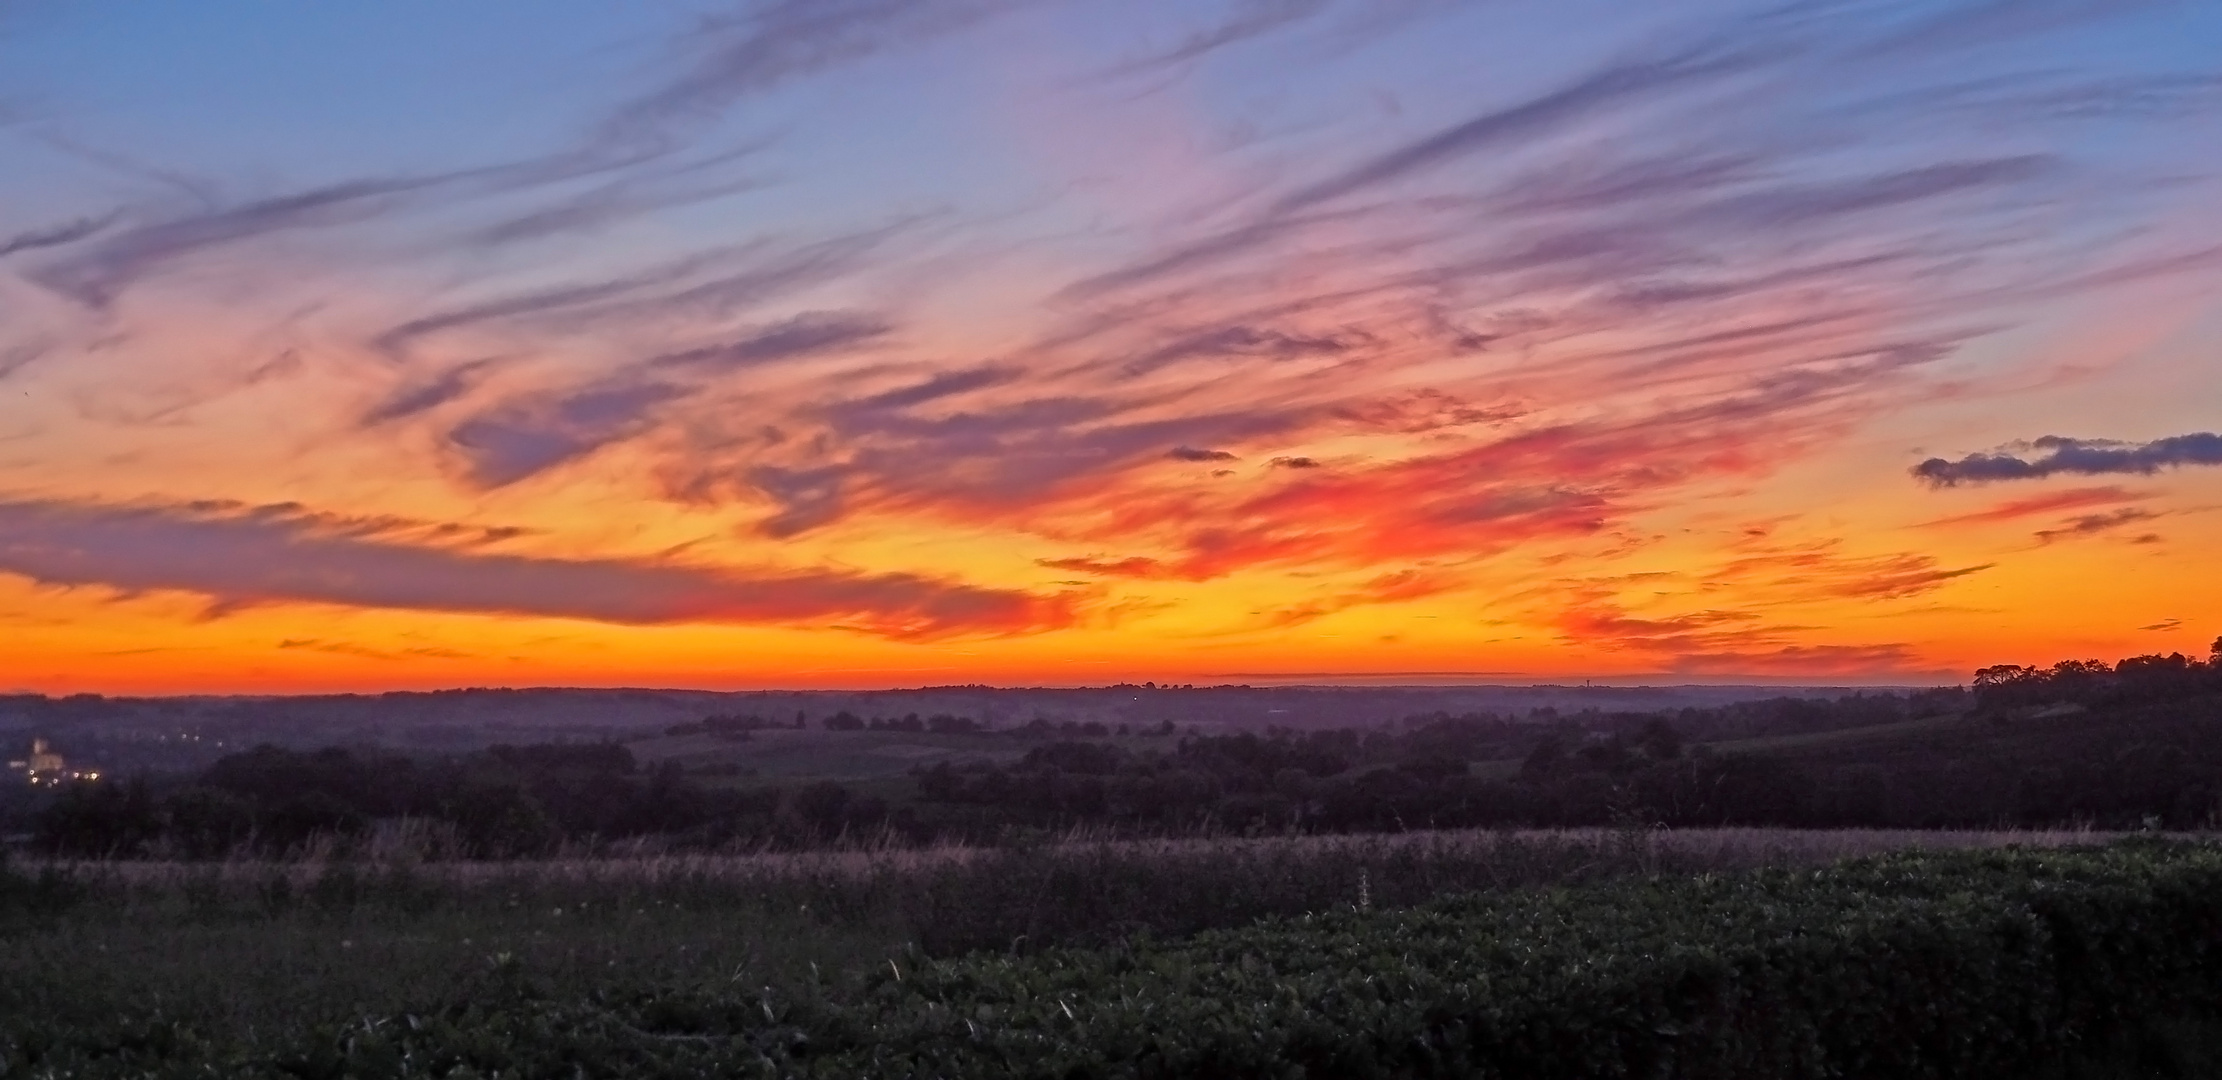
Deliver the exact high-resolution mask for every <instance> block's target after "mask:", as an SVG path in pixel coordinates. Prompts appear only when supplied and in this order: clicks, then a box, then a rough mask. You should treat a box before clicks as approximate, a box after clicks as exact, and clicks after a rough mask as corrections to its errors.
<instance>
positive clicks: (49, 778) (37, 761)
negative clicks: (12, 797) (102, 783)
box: [8, 739, 100, 787]
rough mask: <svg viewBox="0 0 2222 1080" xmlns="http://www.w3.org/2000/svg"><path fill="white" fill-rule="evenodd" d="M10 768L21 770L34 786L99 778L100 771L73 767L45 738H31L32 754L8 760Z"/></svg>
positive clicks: (16, 770) (55, 784)
mask: <svg viewBox="0 0 2222 1080" xmlns="http://www.w3.org/2000/svg"><path fill="white" fill-rule="evenodd" d="M8 768H9V769H11V770H13V771H15V772H20V773H22V774H23V775H24V779H26V780H29V781H30V782H31V784H32V785H33V786H39V785H45V786H49V787H52V786H57V785H60V784H63V783H65V782H68V781H71V780H98V779H100V773H99V772H98V771H97V770H93V769H72V768H70V767H69V762H67V761H65V760H63V758H62V755H60V754H57V753H55V752H54V748H53V747H52V746H50V745H48V744H47V741H46V740H45V739H33V740H31V756H30V757H29V758H28V759H26V760H23V761H11V762H8Z"/></svg>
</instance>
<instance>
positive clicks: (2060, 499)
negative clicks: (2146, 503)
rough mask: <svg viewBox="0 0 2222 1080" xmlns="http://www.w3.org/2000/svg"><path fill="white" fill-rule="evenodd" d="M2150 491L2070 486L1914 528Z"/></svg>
mask: <svg viewBox="0 0 2222 1080" xmlns="http://www.w3.org/2000/svg"><path fill="white" fill-rule="evenodd" d="M2150 497H2151V493H2150V492H2139V491H2130V490H2128V489H2126V488H2120V487H2089V488H2070V489H2068V490H2066V491H2055V492H2051V493H2048V494H2044V495H2034V496H2031V497H2029V498H2026V499H2009V500H2007V501H2005V502H2002V503H1999V504H1997V505H1995V506H1989V507H1986V508H1984V509H1981V510H1977V511H1975V512H1973V513H1968V514H1955V515H1953V516H1951V517H1942V518H1937V519H1935V520H1933V521H1924V522H1922V523H1921V524H1919V525H1918V526H1916V528H1923V529H1943V528H1951V527H1954V526H1961V525H1991V524H1996V523H1998V522H2002V521H2016V520H2019V519H2021V518H2025V517H2034V516H2036V515H2039V514H2056V513H2059V512H2060V511H2063V510H2082V509H2085V508H2087V507H2093V506H2112V505H2114V504H2116V503H2125V502H2137V501H2138V500H2141V499H2146V498H2150Z"/></svg>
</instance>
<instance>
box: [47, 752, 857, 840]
mask: <svg viewBox="0 0 2222 1080" xmlns="http://www.w3.org/2000/svg"><path fill="white" fill-rule="evenodd" d="M779 808H780V807H779V796H778V793H777V792H766V791H745V790H733V789H724V788H710V787H704V786H702V785H699V784H696V783H694V782H692V781H690V780H688V779H687V778H686V777H685V776H684V774H682V773H681V772H680V770H679V769H678V768H677V767H676V766H665V767H661V768H656V769H649V770H642V769H641V768H639V766H638V765H637V763H636V762H635V761H634V760H633V755H632V753H631V751H629V750H627V749H626V748H625V747H623V746H620V745H616V744H609V743H603V744H557V745H538V746H495V747H492V748H490V749H488V750H485V751H482V752H480V753H475V754H470V755H466V756H463V757H460V758H455V759H449V760H438V761H423V760H418V759H413V758H409V757H404V756H400V755H392V754H380V753H374V752H358V751H353V750H346V749H336V748H335V749H327V750H318V751H311V752H299V751H293V750H284V749H279V748H277V747H271V746H262V747H257V748H255V749H254V750H252V751H249V752H247V753H243V754H235V755H232V756H229V757H226V758H224V759H222V760H220V761H218V762H217V763H216V764H215V765H213V766H211V767H210V768H208V769H207V770H205V771H203V772H202V773H200V774H199V775H197V776H195V777H192V778H191V779H190V780H188V781H185V782H182V783H179V782H170V783H158V782H156V781H153V780H150V779H148V778H146V777H138V778H134V779H131V780H129V781H127V782H124V783H104V784H88V785H80V786H78V787H75V788H72V789H70V790H69V791H67V792H65V793H64V795H63V796H62V797H61V798H60V799H59V800H57V801H56V802H55V803H54V804H53V805H51V806H50V807H48V808H47V809H46V810H45V811H44V812H43V813H42V814H41V815H40V816H39V818H38V819H37V833H36V838H37V842H38V843H39V844H40V845H41V846H42V847H45V848H46V849H48V850H51V851H56V852H61V853H70V854H98V855H126V856H128V855H145V854H163V855H169V856H175V857H183V858H207V857H217V856H223V855H227V854H230V853H233V852H237V851H253V852H258V853H266V854H277V853H283V852H286V851H290V850H297V849H299V848H300V847H302V846H303V845H306V844H309V843H311V842H315V841H323V842H337V843H340V844H342V845H345V844H353V843H362V842H365V841H367V840H368V839H370V838H371V837H372V835H373V834H374V833H375V831H376V830H377V829H378V828H380V827H382V826H383V827H388V828H390V827H393V826H394V825H395V824H396V823H400V822H414V823H416V824H418V825H436V826H440V827H442V829H441V831H440V832H438V834H437V835H436V836H435V837H434V838H435V839H441V838H445V839H446V840H449V841H451V842H452V844H453V846H454V847H455V848H456V851H455V852H454V853H456V854H471V855H479V856H512V855H531V854H540V853H544V852H546V851H549V850H552V849H553V848H555V847H556V846H557V845H559V844H561V843H563V842H564V841H566V840H583V839H590V838H624V837H638V836H669V837H672V838H673V839H674V840H675V841H677V842H680V843H683V844H692V845H699V846H714V845H717V844H722V843H727V842H730V841H733V840H736V839H740V838H742V837H743V836H744V835H759V834H768V833H769V832H770V831H771V828H770V826H771V825H772V819H773V818H774V817H775V816H776V814H777V812H778V811H779ZM829 824H838V823H829Z"/></svg>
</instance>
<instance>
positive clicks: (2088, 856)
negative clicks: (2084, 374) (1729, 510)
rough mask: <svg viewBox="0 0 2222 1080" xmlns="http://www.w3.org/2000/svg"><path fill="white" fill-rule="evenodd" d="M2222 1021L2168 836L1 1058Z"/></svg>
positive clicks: (824, 1070) (1557, 1046) (669, 1069)
mask: <svg viewBox="0 0 2222 1080" xmlns="http://www.w3.org/2000/svg"><path fill="white" fill-rule="evenodd" d="M2217 1017H2222V849H2216V848H2214V847H2208V846H2192V845H2167V844H2162V843H2157V842H2151V843H2136V844H2126V845H2117V846H2115V847H2112V848H2107V849H2085V850H2077V851H2069V852H2053V853H2032V852H2024V851H2004V852H1990V853H1971V854H1970V853H1963V854H1952V855H1900V856H1890V857H1884V858H1879V859H1872V860H1866V861H1861V862H1855V863H1849V864H1843V865H1840V866H1837V867H1831V868H1825V869H1820V870H1770V871H1760V872H1754V873H1747V874H1725V875H1695V876H1690V877H1684V878H1671V879H1670V878H1632V879H1622V880H1618V881H1613V882H1605V883H1599V884H1592V885H1586V886H1581V887H1573V888H1556V889H1546V890H1540V891H1520V892H1503V893H1472V894H1466V895H1461V896H1455V897H1450V898H1445V899H1441V900H1438V901H1435V902H1432V903H1429V904H1425V905H1421V906H1419V907H1416V908H1411V909H1406V910H1400V911H1379V912H1358V911H1350V910H1345V911H1339V912H1325V913H1320V914H1314V915H1310V916H1302V917H1297V918H1293V919H1281V920H1270V921H1266V922H1261V923H1258V924H1256V925H1253V926H1250V927H1247V928H1240V929H1230V930H1221V931H1213V932H1209V933H1205V934H1202V935H1198V936H1196V937H1193V938H1190V939H1186V940H1178V941H1167V940H1155V939H1148V938H1143V939H1138V940H1133V941H1129V942H1126V943H1124V944H1121V945H1118V946H1115V947H1109V948H1098V949H1052V950H1046V951H1042V952H1038V953H1034V954H1030V955H1022V956H1013V955H1009V954H1005V953H975V954H971V955H967V956H962V957H956V958H951V959H938V960H937V959H933V958H930V957H928V956H926V955H924V954H922V953H920V952H918V951H916V950H906V951H900V952H897V953H895V954H892V955H890V956H889V958H888V960H887V963H886V964H885V965H884V967H880V968H878V969H876V973H874V974H871V975H869V976H861V977H856V978H851V979H848V980H841V981H838V982H832V983H827V982H817V981H810V982H795V983H789V984H786V985H782V986H776V987H774V986H767V985H758V984H756V983H755V981H754V980H750V979H742V978H736V979H734V980H732V981H731V982H729V983H727V984H725V985H722V986H715V985H708V984H704V983H692V984H686V985H669V984H657V983H655V982H652V981H651V982H633V983H615V982H612V983H608V984H604V985H602V986H599V987H596V988H595V989H593V990H591V991H588V992H583V993H581V992H578V991H577V990H575V989H570V990H566V989H562V988H558V987H554V986H551V985H549V984H546V983H544V982H541V981H539V980H536V979H534V978H532V977H531V976H529V975H528V974H526V973H525V972H523V971H522V970H521V969H520V968H518V967H517V966H516V965H514V964H512V963H510V962H509V960H508V959H507V958H506V957H496V958H495V959H494V960H493V961H492V962H490V963H489V964H488V965H487V967H486V968H485V970H484V971H483V972H482V974H481V975H479V976H478V977H477V980H476V982H475V983H474V985H472V986H471V987H470V988H468V992H466V993H460V994H455V995H451V996H449V997H448V998H447V999H446V1000H445V1002H444V1003H443V1004H440V1005H437V1006H436V1007H430V1008H425V1009H418V1010H400V1011H384V1012H377V1013H372V1014H368V1015H363V1016H359V1017H357V1018H356V1019H354V1020H350V1021H347V1022H344V1023H328V1024H324V1025H321V1026H317V1027H316V1028H314V1029H313V1030H295V1031H288V1032H284V1033H282V1035H280V1036H277V1037H267V1038H264V1039H262V1040H260V1041H246V1040H233V1041H229V1042H221V1043H219V1042H217V1041H212V1040H210V1039H208V1038H205V1037H203V1036H201V1035H199V1034H197V1033H196V1031H195V1030H194V1029H193V1028H192V1027H191V1026H190V1025H185V1024H180V1023H178V1022H176V1021H174V1020H170V1019H167V1018H165V1017H163V1016H160V1015H153V1016H145V1017H138V1018H135V1019H133V1020H132V1021H131V1022H129V1023H126V1024H119V1025H108V1026H105V1027H101V1026H89V1027H85V1028H83V1029H78V1030H73V1029H66V1028H48V1029H44V1030H10V1031H9V1032H8V1035H7V1037H6V1039H5V1040H4V1044H0V1062H4V1063H5V1066H4V1068H0V1075H9V1076H13V1075H33V1076H47V1075H55V1076H59V1075H74V1076H86V1077H98V1076H127V1075H131V1076H137V1075H148V1076H177V1077H184V1076H210V1075H224V1076H239V1077H280V1076H290V1077H333V1078H337V1077H343V1076H400V1077H447V1078H460V1077H494V1076H504V1077H510V1076H517V1077H528V1076H610V1077H615V1076H627V1077H665V1076H669V1077H680V1076H689V1077H691V1076H700V1075H732V1076H766V1077H771V1076H823V1077H875V1076H886V1077H910V1076H916V1077H925V1076H936V1077H973V1076H983V1077H984V1076H1024V1077H1045V1078H1048V1077H1058V1078H1065V1077H1159V1078H1172V1077H1213V1078H1240V1077H1261V1078H1263V1077H1271V1078H1276V1080H1278V1078H1284V1077H1297V1076H1308V1077H1323V1076H1332V1077H1424V1076H1446V1077H1447V1076H1461V1077H1464V1076H1484V1077H1486V1076H1551V1077H1568V1078H1581V1077H1627V1078H1649V1077H1706V1078H1720V1080H1738V1078H1745V1077H1750V1078H1761V1077H1765V1078H1776V1077H1816V1078H1818V1077H1852V1078H1867V1077H1873V1078H1883V1077H1890V1078H1897V1077H1923V1076H1929V1077H1947V1076H1950V1077H1959V1076H2030V1075H2035V1074H2036V1072H2037V1070H2038V1069H2039V1068H2040V1067H2057V1063H2058V1062H2061V1061H2066V1060H2070V1059H2072V1058H2073V1057H2074V1056H2075V1054H2076V1053H2077V1052H2079V1051H2091V1050H2110V1048H2124V1049H2125V1051H2126V1052H2127V1053H2129V1054H2130V1057H2131V1058H2132V1059H2134V1062H2135V1063H2136V1067H2137V1068H2140V1069H2143V1070H2145V1071H2141V1072H2135V1073H2132V1075H2164V1074H2165V1072H2164V1071H2162V1072H2160V1073H2155V1072H2154V1071H2153V1069H2155V1068H2161V1067H2162V1066H2165V1065H2166V1064H2167V1061H2169V1060H2173V1061H2175V1062H2176V1063H2177V1067H2182V1063H2183V1062H2185V1061H2190V1060H2193V1059H2194V1058H2195V1054H2193V1053H2192V1051H2195V1050H2196V1049H2197V1046H2196V1045H2195V1044H2197V1042H2198V1038H2197V1037H2195V1036H2197V1035H2198V1033H2199V1032H2200V1031H2203V1030H2205V1029H2204V1028H2201V1027H2199V1025H2201V1024H2211V1022H2212V1021H2213V1020H2214V1019H2216V1018H2217ZM0 1023H4V1021H0ZM2171 1024H2172V1025H2176V1027H2177V1028H2178V1029H2182V1028H2185V1027H2186V1026H2188V1028H2189V1030H2191V1031H2192V1033H2193V1036H2194V1037H2181V1036H2180V1031H2179V1034H2178V1036H2176V1037H2173V1038H2174V1042H2173V1043H2172V1044H2170V1045H2173V1046H2175V1050H2173V1051H2170V1052H2171V1053H2175V1057H2174V1058H2173V1059H2170V1058H2168V1057H2167V1055H2166V1054H2161V1053H2159V1052H2158V1051H2155V1050H2154V1047H2156V1046H2160V1045H2161V1044H2162V1043H2167V1042H2168V1039H2169V1038H2170V1036H2169V1030H2170V1029H2169V1025H2171ZM2185 1047H2190V1049H2189V1050H2186V1049H2184V1048H2185ZM2154 1062H2160V1065H2155V1064H2154ZM2065 1075H2089V1074H2088V1073H2068V1074H2065ZM2095 1075H2108V1074H2107V1073H2104V1072H2098V1073H2096V1074H2095Z"/></svg>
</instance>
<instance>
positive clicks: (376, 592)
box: [0, 500, 1077, 639]
mask: <svg viewBox="0 0 2222 1080" xmlns="http://www.w3.org/2000/svg"><path fill="white" fill-rule="evenodd" d="M0 572H4V573H10V574H16V575H20V576H22V577H26V578H29V579H31V580H33V581H36V582H39V583H41V584H45V585H58V586H71V587H81V586H101V587H106V588H110V589H116V590H120V591H124V592H142V591H154V590H169V591H177V592H185V593H190V594H194V595H197V596H201V597H205V598H206V599H207V600H208V601H209V602H210V603H211V604H213V605H216V606H218V607H219V608H221V609H236V608H239V607H243V606H252V605H263V604H288V603H310V604H337V605H343V606H348V607H361V608H386V609H399V610H411V611H439V612H459V613H471V614H491V615H517V616H531V617H544V618H561V619H588V620H594V621H598V622H606V623H617V624H628V625H658V624H672V623H737V624H768V625H800V626H811V627H818V628H838V629H846V630H854V631H858V632H862V633H867V634H874V635H879V636H883V637H893V638H905V639H911V638H935V637H947V636H952V635H963V634H988V635H997V634H1015V633H1028V632H1040V631H1043V630H1052V629H1057V628H1059V627H1064V626H1069V625H1071V624H1072V623H1073V622H1074V621H1075V619H1076V618H1077V612H1076V610H1075V605H1074V601H1073V599H1072V598H1071V597H1068V596H1061V595H1037V594H1030V593H1026V592H1022V591H1018V590H1013V589H997V588H985V587H980V586H974V585H967V584H963V583H961V582H953V581H945V580H937V579H934V578H929V577H924V576H919V575H913V574H903V573H885V572H883V573H858V572H854V571H839V570H813V569H800V570H775V569H769V568H753V569H749V568H731V567H717V566H698V565H688V564H682V563H674V562H664V561H656V560H642V559H617V558H610V559H560V558H547V557H536V556H530V555H519V554H504V553H494V552H485V551H474V550H471V549H470V548H468V547H458V546H452V545H441V544H433V543H424V542H406V541H404V540H402V539H401V538H399V537H396V536H394V535H392V530H391V528H390V527H367V528H366V527H364V526H363V525H360V524H357V525H354V526H349V525H348V524H346V522H345V521H344V519H343V520H340V521H335V520H334V519H331V518H329V517H326V516H322V515H318V514H314V513H311V512H308V511H305V510H302V509H300V508H297V507H291V506H260V507H243V506H235V505H226V504H197V505H196V504H154V505H104V504H89V503H64V502H53V501H24V500H8V501H0Z"/></svg>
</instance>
